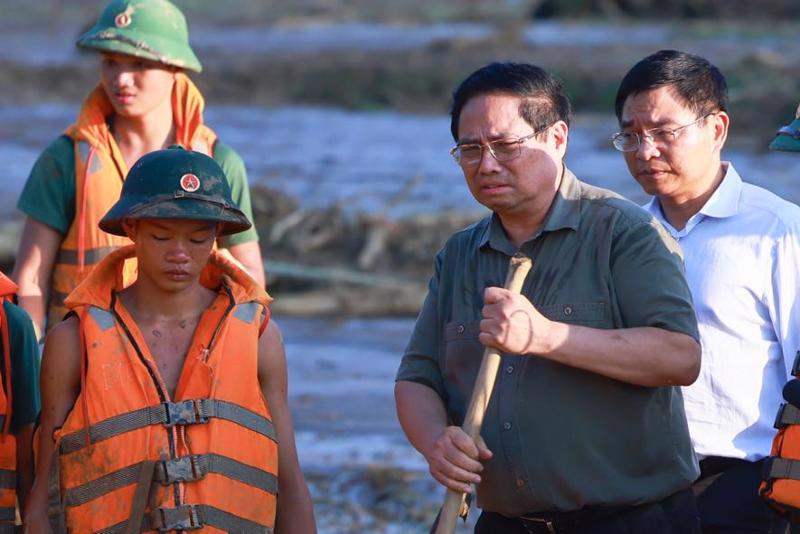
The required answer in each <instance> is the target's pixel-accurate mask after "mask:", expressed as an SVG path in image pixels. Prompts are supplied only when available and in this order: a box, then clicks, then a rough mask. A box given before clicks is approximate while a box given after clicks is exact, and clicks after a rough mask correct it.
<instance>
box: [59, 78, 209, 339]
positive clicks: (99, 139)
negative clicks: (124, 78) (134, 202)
mask: <svg viewBox="0 0 800 534" xmlns="http://www.w3.org/2000/svg"><path fill="white" fill-rule="evenodd" d="M204 105H205V104H204V101H203V96H202V95H201V94H200V91H199V90H198V89H197V87H196V86H195V85H194V83H192V81H191V80H190V79H189V78H188V77H187V76H186V75H184V74H178V75H177V77H176V80H175V85H174V87H173V90H172V110H173V111H172V112H173V122H174V124H175V142H176V143H178V144H181V145H183V146H185V147H186V148H189V149H191V150H194V151H196V152H202V153H204V154H206V155H209V156H210V155H211V151H212V148H213V146H214V142H215V141H216V138H217V137H216V134H215V133H214V132H213V131H212V130H211V129H210V128H208V127H207V126H205V125H204V124H203V107H204ZM113 113H114V108H113V107H112V105H111V102H110V101H109V100H108V96H107V95H106V93H105V91H104V90H103V88H102V87H101V86H98V87H96V88H95V89H94V91H93V92H92V93H91V94H90V95H89V97H88V98H87V99H86V101H85V102H84V104H83V107H82V108H81V111H80V114H79V116H78V120H77V122H76V123H75V124H73V125H72V126H70V127H69V128H67V131H66V134H67V135H68V136H69V137H70V138H71V139H72V140H73V143H74V147H75V148H74V150H75V218H74V219H73V221H72V224H71V226H70V227H69V229H68V230H67V234H66V235H65V236H64V240H63V241H62V243H61V248H60V250H59V251H58V255H57V256H56V260H55V264H54V265H53V274H52V278H51V284H50V302H49V306H48V314H47V328H48V329H50V328H52V327H53V326H54V325H55V324H57V323H58V322H59V321H61V319H63V318H64V314H66V313H67V309H66V308H65V307H64V300H65V299H66V297H67V295H69V293H70V292H71V291H72V290H73V289H75V288H76V287H77V286H78V284H79V283H80V282H81V280H83V279H84V278H85V277H86V275H87V274H88V273H89V271H90V270H91V268H92V266H94V265H95V264H96V263H97V262H99V261H100V260H101V259H102V258H104V257H105V256H106V255H107V254H108V253H109V252H111V251H112V250H115V249H116V248H118V247H121V246H123V245H127V244H130V240H128V239H127V238H125V237H119V236H114V235H111V234H108V233H106V232H103V231H102V230H100V228H98V226H97V223H98V222H99V221H100V219H102V218H103V215H105V214H106V212H107V211H108V209H109V208H110V207H111V206H113V205H114V203H115V202H116V201H117V200H118V199H119V194H120V191H122V182H123V180H124V179H125V176H126V175H127V174H128V167H127V165H126V164H125V160H124V159H123V157H122V153H121V152H120V150H119V146H117V143H116V141H114V137H113V136H112V135H111V131H110V130H109V127H108V122H107V120H108V117H109V116H111V115H112V114H113ZM135 278H136V262H135V260H130V261H128V262H127V264H126V267H125V280H126V281H127V283H128V284H130V282H132V281H133V280H134V279H135Z"/></svg>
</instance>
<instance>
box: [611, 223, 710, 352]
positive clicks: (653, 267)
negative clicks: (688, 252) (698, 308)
mask: <svg viewBox="0 0 800 534" xmlns="http://www.w3.org/2000/svg"><path fill="white" fill-rule="evenodd" d="M611 254H612V261H611V277H612V283H613V285H614V293H615V297H616V299H617V304H618V307H619V312H620V314H621V316H622V317H621V323H622V325H623V327H625V328H632V327H642V326H651V327H656V328H663V329H665V330H669V331H672V332H680V333H683V334H687V335H689V336H691V337H693V338H694V339H695V340H698V341H699V339H700V334H699V332H698V329H697V318H696V316H695V313H694V308H693V306H692V296H691V292H690V290H689V285H688V284H687V282H686V278H685V276H684V268H683V257H682V253H681V251H680V247H679V246H678V244H677V243H676V242H675V240H674V239H673V238H672V237H671V236H669V235H668V234H667V232H666V231H665V230H664V228H663V227H662V226H661V225H660V224H659V223H658V222H657V221H655V220H654V219H651V220H650V221H649V222H636V223H634V224H632V225H630V226H628V227H626V228H624V229H623V230H622V231H621V232H620V235H619V236H618V237H617V238H616V239H615V241H614V246H613V248H612V251H611Z"/></svg>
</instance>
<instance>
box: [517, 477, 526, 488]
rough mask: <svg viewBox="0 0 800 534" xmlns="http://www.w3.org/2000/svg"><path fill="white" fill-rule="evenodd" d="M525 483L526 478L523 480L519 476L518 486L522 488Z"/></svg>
mask: <svg viewBox="0 0 800 534" xmlns="http://www.w3.org/2000/svg"><path fill="white" fill-rule="evenodd" d="M524 485H525V481H524V480H522V479H521V478H518V479H517V487H518V488H521V487H522V486H524Z"/></svg>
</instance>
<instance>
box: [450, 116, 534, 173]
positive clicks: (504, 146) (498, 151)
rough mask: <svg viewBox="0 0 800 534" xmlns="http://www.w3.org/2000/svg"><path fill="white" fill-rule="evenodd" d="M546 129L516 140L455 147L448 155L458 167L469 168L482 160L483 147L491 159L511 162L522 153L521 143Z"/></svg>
mask: <svg viewBox="0 0 800 534" xmlns="http://www.w3.org/2000/svg"><path fill="white" fill-rule="evenodd" d="M547 128H548V127H547V126H546V127H545V128H542V129H541V130H538V131H535V132H533V133H530V134H528V135H526V136H524V137H520V138H518V139H498V140H496V141H492V142H490V143H485V144H479V143H467V144H463V145H456V146H454V147H453V148H451V149H450V155H451V156H453V159H454V160H455V161H456V163H458V164H459V165H463V166H464V167H471V166H473V165H477V164H478V163H480V162H481V159H482V158H483V149H484V147H485V148H487V149H488V150H489V153H490V154H491V155H492V157H494V159H496V160H497V161H500V162H505V161H511V160H512V159H514V158H516V157H518V156H519V155H520V152H521V151H522V143H524V142H525V141H527V140H528V139H530V138H531V137H534V136H536V135H539V134H540V133H541V132H542V131H544V130H545V129H547Z"/></svg>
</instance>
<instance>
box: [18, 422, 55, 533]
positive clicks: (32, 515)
mask: <svg viewBox="0 0 800 534" xmlns="http://www.w3.org/2000/svg"><path fill="white" fill-rule="evenodd" d="M38 436H39V454H38V457H37V462H36V477H35V479H34V482H33V485H32V486H31V490H30V493H29V495H28V499H27V502H26V503H25V508H24V513H23V518H24V523H25V525H26V526H27V529H26V532H31V533H37V534H38V533H39V532H49V522H48V516H47V512H48V510H47V506H48V488H49V484H50V480H49V479H50V469H51V465H52V462H53V461H55V458H54V457H55V448H54V444H53V440H52V438H51V437H50V432H49V431H48V432H45V431H44V428H42V429H40V431H39V433H38Z"/></svg>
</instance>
